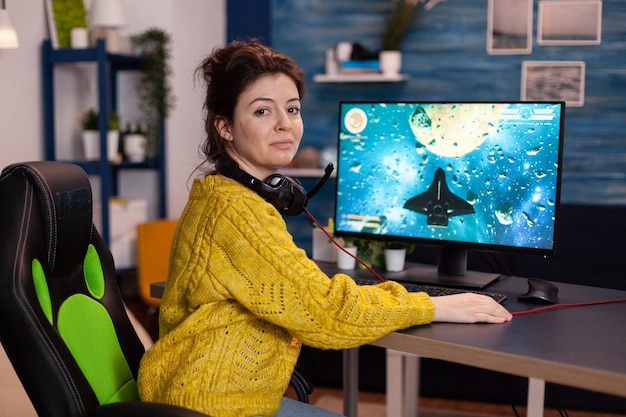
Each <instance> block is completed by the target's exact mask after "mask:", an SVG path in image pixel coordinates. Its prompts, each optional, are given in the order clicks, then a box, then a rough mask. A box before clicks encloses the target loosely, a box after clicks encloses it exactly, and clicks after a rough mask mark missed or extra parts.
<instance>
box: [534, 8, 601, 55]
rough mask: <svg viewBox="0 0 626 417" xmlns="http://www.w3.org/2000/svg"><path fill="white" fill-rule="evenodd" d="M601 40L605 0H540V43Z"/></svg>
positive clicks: (538, 18) (590, 43)
mask: <svg viewBox="0 0 626 417" xmlns="http://www.w3.org/2000/svg"><path fill="white" fill-rule="evenodd" d="M601 42H602V0H549V1H548V0H540V1H539V5H538V16H537V43H538V44H540V45H599V44H600V43H601Z"/></svg>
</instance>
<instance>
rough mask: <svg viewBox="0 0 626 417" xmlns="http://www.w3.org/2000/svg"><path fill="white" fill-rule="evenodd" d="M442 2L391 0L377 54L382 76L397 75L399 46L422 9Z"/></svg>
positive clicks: (399, 57) (399, 58)
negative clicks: (380, 46)
mask: <svg viewBox="0 0 626 417" xmlns="http://www.w3.org/2000/svg"><path fill="white" fill-rule="evenodd" d="M439 1H442V0H392V1H391V14H390V15H389V17H388V18H387V23H386V25H385V29H384V31H383V36H382V51H380V54H379V61H380V69H381V71H382V73H383V74H385V75H389V76H394V75H397V74H398V72H399V71H400V68H401V67H402V53H401V52H400V45H401V44H402V40H403V39H404V35H405V34H406V32H407V31H408V30H409V28H410V27H411V25H412V24H413V22H414V21H415V19H416V18H417V15H419V14H420V12H421V11H422V9H424V10H430V9H432V8H433V7H434V6H435V5H436V4H437V3H438V2H439Z"/></svg>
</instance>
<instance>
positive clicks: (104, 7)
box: [89, 0, 126, 52]
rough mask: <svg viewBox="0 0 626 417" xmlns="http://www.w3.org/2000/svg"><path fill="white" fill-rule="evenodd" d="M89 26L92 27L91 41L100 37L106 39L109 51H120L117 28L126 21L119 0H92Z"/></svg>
mask: <svg viewBox="0 0 626 417" xmlns="http://www.w3.org/2000/svg"><path fill="white" fill-rule="evenodd" d="M89 13H90V26H91V28H92V37H93V40H92V42H93V43H94V44H95V40H96V39H98V38H102V39H104V40H105V41H106V48H107V51H109V52H120V32H119V28H120V27H122V26H124V24H125V23H126V21H125V19H124V10H123V9H122V3H121V1H120V0H92V3H91V9H90V10H89Z"/></svg>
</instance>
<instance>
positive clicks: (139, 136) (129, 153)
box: [122, 123, 147, 162]
mask: <svg viewBox="0 0 626 417" xmlns="http://www.w3.org/2000/svg"><path fill="white" fill-rule="evenodd" d="M122 142H123V143H124V156H125V157H126V159H128V160H129V161H130V162H143V161H144V160H145V159H146V152H147V140H146V135H145V133H144V131H143V130H142V129H141V125H140V124H139V123H137V124H135V126H130V125H128V127H127V128H126V131H125V132H124V138H123V140H122Z"/></svg>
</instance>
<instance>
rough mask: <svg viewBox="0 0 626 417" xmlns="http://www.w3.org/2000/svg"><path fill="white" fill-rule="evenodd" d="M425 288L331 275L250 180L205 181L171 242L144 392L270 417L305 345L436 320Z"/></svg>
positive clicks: (227, 412) (365, 339)
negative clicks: (364, 282) (300, 245)
mask: <svg viewBox="0 0 626 417" xmlns="http://www.w3.org/2000/svg"><path fill="white" fill-rule="evenodd" d="M433 315H434V306H433V304H432V302H431V300H430V299H429V297H428V296H427V295H426V294H423V293H407V292H406V291H405V290H404V288H402V287H401V286H400V285H397V284H395V283H393V282H386V283H382V284H380V285H377V286H357V285H356V284H355V283H354V281H352V279H350V278H349V277H348V276H347V275H344V274H338V275H336V276H334V277H332V278H329V277H328V276H327V275H325V274H324V273H323V272H322V271H321V270H320V269H319V268H318V267H317V265H316V264H315V262H313V261H311V260H310V259H309V258H308V257H307V256H306V253H305V252H304V251H303V250H301V249H299V248H298V247H296V245H295V244H294V242H293V239H292V237H291V235H290V234H289V232H288V231H287V228H286V225H285V222H284V220H283V219H282V217H281V215H280V214H279V213H278V211H277V210H276V209H275V208H274V207H272V206H271V205H270V204H268V203H267V202H265V201H264V200H263V199H262V198H261V197H259V196H258V195H257V194H256V193H254V192H252V191H251V190H249V189H247V188H245V187H244V186H242V185H240V184H238V183H236V182H233V181H230V180H227V179H224V178H221V177H218V176H215V175H210V176H207V177H206V178H204V179H197V180H195V182H194V184H193V187H192V189H191V193H190V197H189V201H188V203H187V206H186V208H185V210H184V212H183V214H182V216H181V218H180V223H179V226H178V230H177V232H176V235H175V238H174V243H173V247H172V256H171V262H170V270H169V275H168V282H167V285H166V289H165V294H164V296H163V300H162V304H161V308H160V318H159V322H160V338H159V340H158V341H157V342H156V343H155V344H154V345H153V347H152V348H151V349H150V350H148V352H146V354H145V355H144V357H143V359H142V362H141V366H140V369H139V376H138V383H139V391H140V395H141V398H142V399H143V400H144V401H156V402H161V403H168V404H176V405H179V406H183V407H187V408H192V409H195V410H197V411H200V412H203V413H206V414H208V415H211V416H213V417H231V416H232V417H241V416H256V415H258V416H271V415H273V414H274V413H275V412H276V410H277V409H278V406H279V402H280V399H281V397H282V396H283V394H284V392H285V389H286V388H287V386H288V384H289V379H290V376H291V373H292V370H293V368H294V366H295V363H296V361H297V359H298V355H299V353H300V347H301V344H302V343H304V344H307V345H309V346H312V347H316V348H321V349H344V348H352V347H356V346H360V345H363V344H366V343H369V342H371V341H373V340H376V339H378V338H380V337H382V336H383V335H385V334H387V333H389V332H392V331H394V330H398V329H402V328H406V327H409V326H412V325H416V324H425V323H429V322H431V321H432V319H433Z"/></svg>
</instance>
